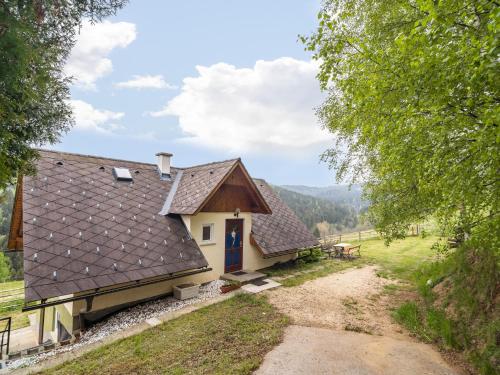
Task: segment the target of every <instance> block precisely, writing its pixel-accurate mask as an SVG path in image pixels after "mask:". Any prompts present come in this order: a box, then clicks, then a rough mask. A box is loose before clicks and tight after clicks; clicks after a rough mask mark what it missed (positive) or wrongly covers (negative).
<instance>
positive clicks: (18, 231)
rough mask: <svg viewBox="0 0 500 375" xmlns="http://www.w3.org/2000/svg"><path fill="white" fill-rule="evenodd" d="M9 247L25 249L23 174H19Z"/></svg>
mask: <svg viewBox="0 0 500 375" xmlns="http://www.w3.org/2000/svg"><path fill="white" fill-rule="evenodd" d="M7 249H8V250H12V251H21V250H23V176H19V177H18V179H17V185H16V195H15V198H14V206H13V207H12V216H11V218H10V231H9V240H8V241H7Z"/></svg>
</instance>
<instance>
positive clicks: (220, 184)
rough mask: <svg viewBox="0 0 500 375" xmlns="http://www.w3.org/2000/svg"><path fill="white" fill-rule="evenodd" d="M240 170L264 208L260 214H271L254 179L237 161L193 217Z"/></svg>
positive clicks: (195, 213) (239, 161) (259, 203)
mask: <svg viewBox="0 0 500 375" xmlns="http://www.w3.org/2000/svg"><path fill="white" fill-rule="evenodd" d="M238 167H239V168H240V170H241V172H242V174H243V177H244V178H245V180H246V182H247V186H248V187H249V188H250V189H251V192H252V193H254V195H255V199H256V200H257V203H258V205H259V206H260V207H262V211H259V212H258V213H262V214H271V213H272V211H271V208H270V207H269V205H268V204H267V202H266V200H265V199H264V197H263V196H262V194H261V193H260V191H259V189H258V188H257V186H255V183H254V182H253V180H252V178H251V177H250V175H249V174H248V171H247V170H246V168H245V166H244V165H243V163H242V162H241V160H240V159H238V160H237V162H236V163H234V165H233V166H232V167H231V169H230V170H229V171H228V172H227V173H226V175H225V176H224V178H223V179H221V180H220V181H219V183H218V184H217V186H216V187H215V188H214V189H213V190H212V191H211V192H210V194H208V195H207V197H206V198H205V200H204V201H203V202H202V204H200V206H199V207H198V208H197V209H196V211H195V212H194V214H193V215H197V214H198V213H199V212H200V211H201V210H203V208H204V207H205V206H206V205H207V203H208V202H209V201H210V200H211V199H212V198H213V197H214V195H215V194H216V193H217V191H218V190H219V189H220V188H221V186H222V185H223V184H224V183H225V182H226V181H227V180H228V179H229V177H230V176H231V175H232V174H233V172H234V171H235V170H236V168H238Z"/></svg>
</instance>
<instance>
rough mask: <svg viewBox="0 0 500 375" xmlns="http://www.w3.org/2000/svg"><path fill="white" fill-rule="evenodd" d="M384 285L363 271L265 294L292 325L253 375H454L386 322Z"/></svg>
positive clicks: (438, 358)
mask: <svg viewBox="0 0 500 375" xmlns="http://www.w3.org/2000/svg"><path fill="white" fill-rule="evenodd" d="M390 283H392V281H390V280H387V279H384V278H381V277H378V276H377V274H376V267H374V266H367V267H363V268H353V269H349V270H347V271H344V272H342V273H335V274H332V275H329V276H326V277H322V278H318V279H315V280H311V281H308V282H306V283H304V284H302V285H300V286H297V287H291V288H279V289H276V290H272V291H269V292H267V294H268V295H269V299H270V302H271V303H272V304H273V305H275V306H276V307H277V308H278V309H279V310H281V311H282V312H284V313H285V314H287V315H289V316H290V317H291V318H292V320H293V323H294V324H296V325H292V326H290V327H288V328H287V329H286V331H285V337H284V340H283V343H281V344H280V345H278V346H276V347H275V348H274V349H273V350H272V351H271V352H269V353H268V354H267V355H266V357H265V358H264V362H263V364H262V366H261V367H260V368H259V369H258V370H257V371H256V372H255V374H256V375H275V374H287V375H295V374H297V375H298V374H311V375H315V374H331V375H335V374H339V375H340V374H346V375H349V374H352V375H396V374H411V375H413V374H414V375H420V374H426V375H455V374H459V373H460V372H459V371H457V370H455V369H453V368H451V367H450V366H449V365H448V364H447V363H446V362H445V361H444V360H443V358H442V357H441V355H440V354H439V352H437V351H436V350H435V349H434V348H433V347H432V346H430V345H426V344H423V343H420V342H417V340H415V339H412V338H411V337H409V336H408V335H406V334H403V331H402V330H401V328H400V327H399V326H398V325H397V324H396V323H394V322H392V319H391V317H390V314H389V311H388V307H389V303H390V297H389V296H388V295H387V294H383V293H381V292H382V291H383V288H384V286H385V285H388V284H390ZM350 331H354V332H350ZM367 333H369V334H367Z"/></svg>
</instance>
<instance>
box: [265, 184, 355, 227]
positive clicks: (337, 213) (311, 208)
mask: <svg viewBox="0 0 500 375" xmlns="http://www.w3.org/2000/svg"><path fill="white" fill-rule="evenodd" d="M273 189H274V191H276V193H277V194H278V195H279V196H280V198H281V199H283V201H284V202H285V203H286V204H287V205H288V206H289V207H290V208H291V209H292V210H293V211H294V212H295V214H296V215H297V216H298V217H299V218H300V219H301V220H302V222H303V223H304V224H306V225H307V227H308V228H309V229H311V230H314V228H315V227H316V224H317V223H321V222H324V221H326V222H328V223H330V224H334V225H336V226H342V227H347V228H354V227H355V226H356V225H357V224H358V217H357V213H356V210H355V209H354V208H353V207H351V206H349V205H347V204H339V203H334V202H331V201H329V200H326V199H322V198H316V197H313V196H310V195H304V194H300V193H296V192H294V191H290V190H287V189H284V188H282V187H279V186H273Z"/></svg>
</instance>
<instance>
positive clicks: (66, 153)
mask: <svg viewBox="0 0 500 375" xmlns="http://www.w3.org/2000/svg"><path fill="white" fill-rule="evenodd" d="M34 150H35V151H41V152H50V153H54V154H63V155H72V156H82V157H85V158H92V159H105V160H111V161H121V162H125V163H134V164H144V165H150V166H156V164H154V163H146V162H143V161H134V160H125V159H115V158H109V157H106V156H97V155H88V154H79V153H77V152H67V151H58V150H47V149H43V148H34ZM172 168H176V167H172ZM176 169H181V168H176Z"/></svg>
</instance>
